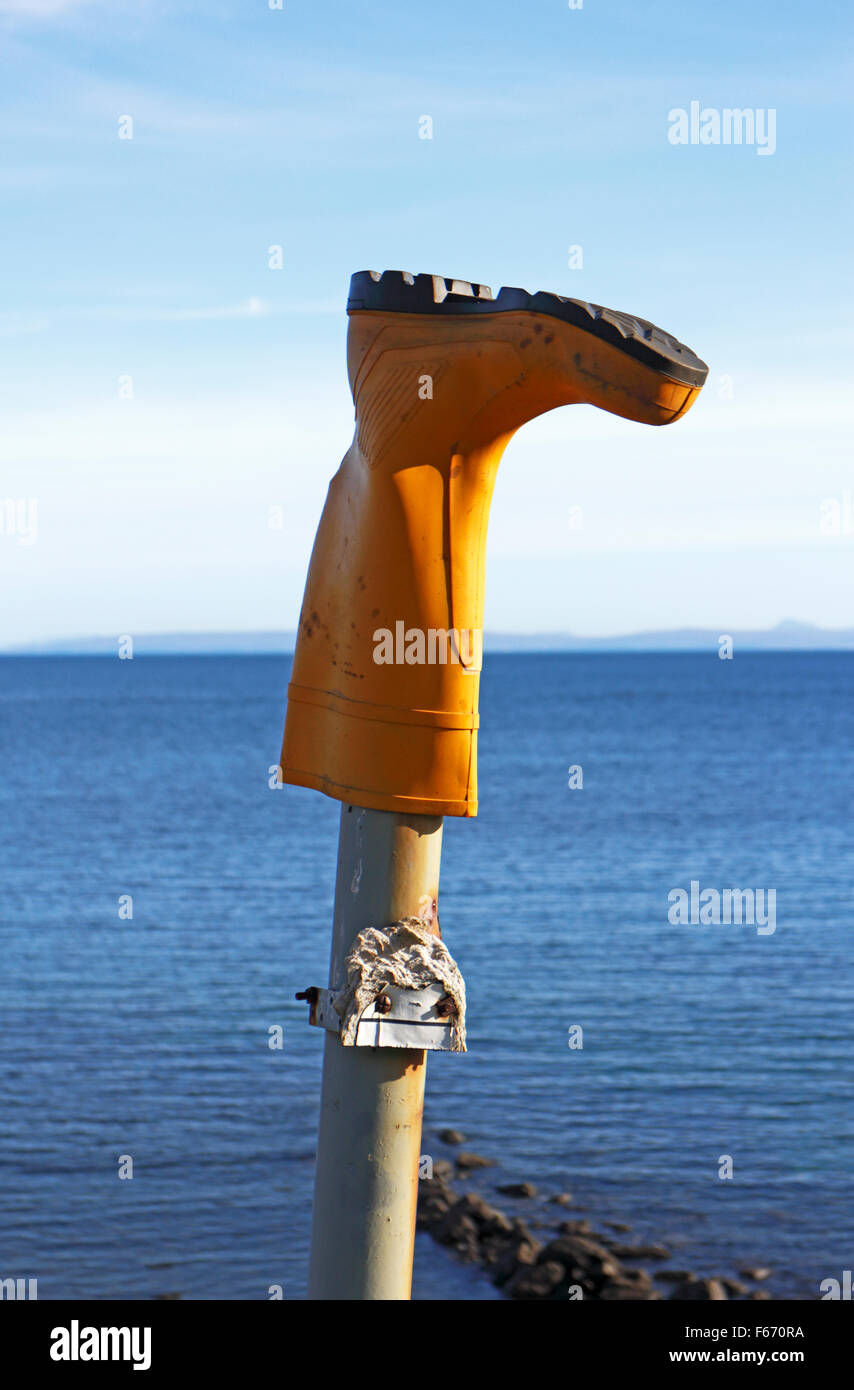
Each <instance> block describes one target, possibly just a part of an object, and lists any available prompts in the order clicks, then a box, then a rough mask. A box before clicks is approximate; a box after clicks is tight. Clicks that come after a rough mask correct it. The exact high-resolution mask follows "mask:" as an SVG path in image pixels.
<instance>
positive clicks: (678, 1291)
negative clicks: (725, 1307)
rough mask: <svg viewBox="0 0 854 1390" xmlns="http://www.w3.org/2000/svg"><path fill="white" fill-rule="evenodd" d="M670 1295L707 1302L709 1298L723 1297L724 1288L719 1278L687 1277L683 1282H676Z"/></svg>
mask: <svg viewBox="0 0 854 1390" xmlns="http://www.w3.org/2000/svg"><path fill="white" fill-rule="evenodd" d="M670 1297H671V1299H673V1298H682V1299H703V1300H705V1301H707V1302H708V1301H709V1300H715V1299H725V1298H726V1289H725V1288H724V1286H723V1284H722V1283H721V1281H720V1279H688V1280H686V1281H685V1283H684V1284H677V1285H676V1288H675V1289H674V1290H673V1292H672V1294H671V1295H670Z"/></svg>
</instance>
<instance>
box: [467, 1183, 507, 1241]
mask: <svg viewBox="0 0 854 1390" xmlns="http://www.w3.org/2000/svg"><path fill="white" fill-rule="evenodd" d="M457 1207H458V1208H459V1209H460V1211H461V1212H463V1213H464V1214H465V1215H466V1216H470V1217H471V1218H472V1220H473V1221H474V1222H475V1223H476V1225H477V1227H478V1230H479V1231H480V1232H481V1234H482V1235H485V1236H493V1235H502V1236H509V1235H510V1234H511V1233H512V1231H513V1223H512V1221H511V1220H510V1219H509V1217H507V1216H505V1215H504V1212H503V1211H499V1210H498V1208H497V1207H493V1206H490V1204H489V1202H487V1200H486V1198H485V1197H479V1196H478V1195H477V1193H476V1192H467V1193H466V1194H465V1196H464V1197H460V1199H459V1201H458V1202H457Z"/></svg>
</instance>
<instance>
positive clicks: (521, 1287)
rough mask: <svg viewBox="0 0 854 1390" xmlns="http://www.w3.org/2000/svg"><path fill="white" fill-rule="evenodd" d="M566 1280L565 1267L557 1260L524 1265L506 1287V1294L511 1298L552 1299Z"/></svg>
mask: <svg viewBox="0 0 854 1390" xmlns="http://www.w3.org/2000/svg"><path fill="white" fill-rule="evenodd" d="M564 1278H565V1276H564V1272H563V1265H561V1264H558V1263H557V1261H556V1260H544V1261H543V1262H542V1263H537V1264H534V1265H523V1266H522V1267H521V1268H520V1269H518V1270H517V1271H516V1273H515V1274H514V1275H513V1278H512V1279H511V1280H510V1282H509V1283H508V1284H507V1285H506V1286H505V1293H508V1294H509V1295H510V1297H511V1298H527V1299H532V1298H551V1296H552V1294H553V1293H554V1292H555V1290H556V1289H558V1288H559V1287H560V1285H561V1284H562V1283H563V1282H564Z"/></svg>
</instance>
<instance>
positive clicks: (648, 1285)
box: [615, 1269, 654, 1293]
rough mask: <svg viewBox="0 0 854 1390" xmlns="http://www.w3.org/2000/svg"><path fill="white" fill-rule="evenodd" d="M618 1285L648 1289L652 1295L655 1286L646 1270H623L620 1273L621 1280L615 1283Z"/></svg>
mask: <svg viewBox="0 0 854 1390" xmlns="http://www.w3.org/2000/svg"><path fill="white" fill-rule="evenodd" d="M615 1282H616V1283H618V1284H633V1285H634V1286H635V1288H637V1289H648V1290H649V1291H650V1293H652V1291H653V1288H654V1285H653V1282H652V1279H651V1278H650V1276H649V1275H648V1274H647V1272H646V1270H645V1269H623V1270H621V1271H620V1274H619V1278H618V1279H617V1280H616V1281H615Z"/></svg>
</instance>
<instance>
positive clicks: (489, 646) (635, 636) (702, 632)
mask: <svg viewBox="0 0 854 1390" xmlns="http://www.w3.org/2000/svg"><path fill="white" fill-rule="evenodd" d="M724 633H727V634H728V635H729V636H731V637H732V639H733V643H734V649H735V650H738V651H768V652H770V651H854V628H836V629H834V628H822V627H816V626H815V625H814V624H812V623H798V622H794V621H793V620H792V619H786V620H785V621H784V622H781V623H778V624H777V626H776V627H773V628H768V629H763V630H755V631H747V630H745V631H739V630H738V629H736V630H730V629H727V628H721V629H717V628H715V629H713V628H699V627H697V628H694V627H690V628H689V627H685V628H674V629H671V630H669V631H660V632H636V633H629V634H626V635H625V636H620V637H576V636H574V635H573V634H572V633H568V632H543V633H510V632H491V633H490V632H488V633H486V635H485V637H484V649H485V650H486V651H488V652H697V651H714V650H717V646H718V642H719V639H720V637H721V636H723V634H724ZM294 638H295V633H293V632H147V633H139V634H138V635H137V634H134V635H133V643H134V655H135V656H192V655H211V656H213V655H233V656H260V655H264V654H273V655H276V654H278V655H282V654H285V653H288V652H292V651H293V649H294ZM117 647H118V635H113V636H108V637H74V638H57V639H56V640H55V641H52V642H38V643H32V644H28V645H22V646H15V647H6V648H0V653H2V654H4V655H16V654H17V655H21V656H25V655H28V656H114V655H115V654H116V651H117Z"/></svg>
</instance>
